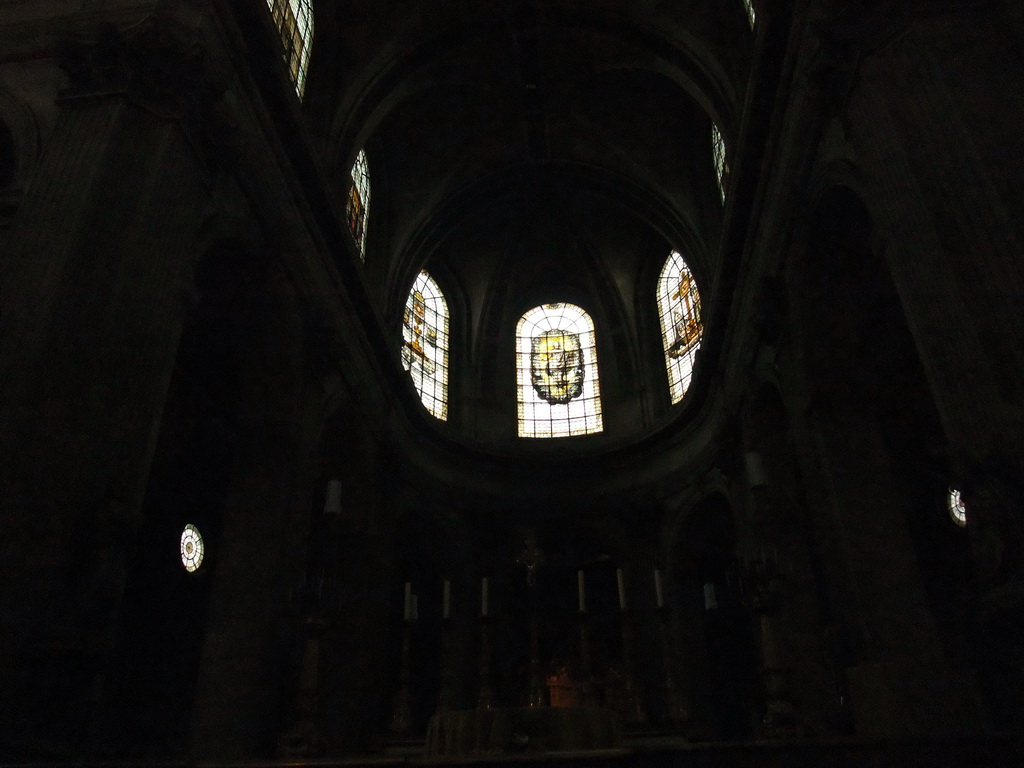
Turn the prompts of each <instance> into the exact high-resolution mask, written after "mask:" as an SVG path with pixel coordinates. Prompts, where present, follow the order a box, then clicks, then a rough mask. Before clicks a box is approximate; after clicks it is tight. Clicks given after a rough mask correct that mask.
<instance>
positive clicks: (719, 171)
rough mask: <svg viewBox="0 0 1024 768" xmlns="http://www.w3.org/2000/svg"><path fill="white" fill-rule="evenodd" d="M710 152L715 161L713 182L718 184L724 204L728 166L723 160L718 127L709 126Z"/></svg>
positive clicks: (721, 141) (722, 143)
mask: <svg viewBox="0 0 1024 768" xmlns="http://www.w3.org/2000/svg"><path fill="white" fill-rule="evenodd" d="M711 151H712V154H713V156H714V159H715V180H716V181H717V182H718V194H719V195H721V197H722V202H723V203H724V202H725V187H726V181H727V179H728V177H729V164H728V163H727V162H726V160H725V140H724V139H722V132H721V131H720V130H718V126H717V125H715V124H714V123H712V124H711Z"/></svg>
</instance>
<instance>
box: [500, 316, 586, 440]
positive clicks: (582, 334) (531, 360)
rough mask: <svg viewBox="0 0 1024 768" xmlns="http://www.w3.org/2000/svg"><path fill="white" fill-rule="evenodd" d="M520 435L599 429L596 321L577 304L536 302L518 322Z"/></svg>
mask: <svg viewBox="0 0 1024 768" xmlns="http://www.w3.org/2000/svg"><path fill="white" fill-rule="evenodd" d="M516 372H517V390H518V404H519V436H520V437H569V436H571V435H587V434H591V433H593V432H600V431H601V430H602V428H603V422H602V419H601V389H600V387H599V385H598V379H597V347H596V344H595V337H594V321H593V320H591V319H590V315H588V314H587V313H586V312H584V311H583V310H582V309H580V308H579V307H577V306H576V305H574V304H561V303H560V304H543V305H541V306H539V307H534V308H533V309H531V310H530V311H529V312H527V313H526V314H525V315H523V316H522V318H520V320H519V324H518V326H517V327H516Z"/></svg>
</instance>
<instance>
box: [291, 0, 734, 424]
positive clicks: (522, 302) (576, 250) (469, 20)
mask: <svg viewBox="0 0 1024 768" xmlns="http://www.w3.org/2000/svg"><path fill="white" fill-rule="evenodd" d="M315 20H316V37H315V44H314V49H313V55H312V61H311V66H310V73H309V78H308V81H307V86H306V94H305V99H304V108H305V110H306V111H307V112H308V115H309V117H310V119H311V121H312V123H313V126H314V131H315V132H316V133H317V134H318V139H319V141H320V142H321V144H322V147H323V150H324V153H325V157H326V158H327V162H328V164H329V166H330V173H331V174H332V177H333V179H334V180H335V182H336V184H337V188H338V191H339V194H340V195H343V194H344V191H345V189H346V188H347V185H348V183H349V179H348V172H349V168H350V167H351V164H352V162H353V159H354V157H355V155H356V153H357V152H358V151H359V149H360V148H364V147H365V149H366V151H367V154H368V157H369V162H370V173H371V182H372V184H373V198H372V203H371V212H370V225H369V238H368V245H367V251H368V252H367V256H366V260H365V265H364V268H363V269H364V275H365V277H366V284H367V286H368V290H369V291H370V293H371V298H372V300H373V301H374V303H375V304H376V305H377V306H378V307H381V308H382V316H383V320H384V322H385V325H388V324H389V323H390V324H392V325H393V326H394V327H396V328H397V324H398V323H399V322H400V317H401V308H402V306H403V305H404V302H405V298H406V295H407V292H408V290H409V286H410V284H411V282H412V280H413V278H414V277H415V275H416V273H417V272H418V271H419V270H420V269H423V268H426V269H427V270H428V271H430V273H431V274H432V275H434V276H435V277H436V278H437V279H438V281H439V283H440V284H441V286H442V288H443V289H444V290H445V292H446V294H448V295H449V297H450V298H451V299H452V304H453V314H454V315H455V316H457V319H458V323H457V325H459V327H458V328H455V329H454V330H453V335H454V338H455V339H456V341H457V342H458V343H460V344H461V347H462V348H463V349H464V350H465V352H464V353H463V354H462V357H461V359H460V360H458V362H459V363H461V364H462V365H464V366H473V367H475V369H476V370H477V371H483V373H482V374H481V375H483V376H485V377H486V376H487V375H488V370H490V371H491V374H493V375H496V373H495V371H500V367H501V366H500V365H497V366H496V365H495V364H494V361H493V360H491V359H490V358H489V357H488V347H489V346H490V345H492V344H493V343H494V342H495V340H496V339H498V338H499V337H500V336H501V335H502V333H507V332H508V330H509V326H510V324H511V325H512V326H513V327H514V323H515V319H516V317H518V314H521V313H522V311H524V310H525V309H528V308H529V307H530V306H533V305H535V304H537V303H540V302H545V301H558V300H569V301H575V302H577V303H579V304H581V306H584V307H585V308H587V309H588V311H591V312H593V313H594V314H595V315H596V316H597V317H598V318H599V324H600V322H601V321H603V322H604V328H601V327H600V326H599V330H598V332H599V334H600V333H601V332H602V331H603V332H606V333H608V332H611V333H614V334H615V335H616V339H617V342H616V347H615V351H614V353H613V355H612V359H610V360H607V361H606V363H607V364H609V365H613V366H614V368H615V371H616V372H617V373H616V374H615V375H613V376H612V377H611V378H612V379H615V378H616V376H617V377H618V381H619V382H620V384H619V386H618V388H617V394H616V385H615V384H614V381H613V385H612V388H611V390H610V391H609V397H611V398H613V399H615V398H617V399H618V401H619V402H620V404H621V405H622V406H623V407H622V409H620V415H619V418H618V422H619V423H618V425H617V423H616V419H615V417H614V414H613V418H612V419H611V421H610V426H609V429H610V431H612V432H615V431H618V432H619V434H620V435H624V434H628V433H629V427H628V423H630V422H635V423H637V424H639V423H640V422H641V421H643V418H642V417H641V411H643V410H644V408H645V407H649V404H648V406H641V405H636V407H630V405H629V401H630V399H631V398H634V399H635V392H634V389H635V387H634V386H633V385H631V384H629V383H628V382H629V381H631V380H633V379H636V378H637V377H639V378H641V379H643V378H647V379H655V380H657V379H658V377H659V376H660V377H664V369H663V366H662V369H661V370H660V371H658V370H657V365H658V363H657V358H656V354H660V351H657V352H656V353H654V354H652V353H651V349H656V348H657V345H658V344H660V340H659V339H657V338H655V339H653V340H649V341H650V343H653V345H654V346H653V347H651V348H648V349H645V347H644V344H645V343H646V342H644V340H643V337H644V335H645V334H647V335H648V336H651V335H652V334H654V333H656V332H657V327H656V315H655V314H653V308H652V309H651V311H650V312H646V310H644V309H643V307H642V306H641V305H643V303H644V302H651V303H653V301H654V297H653V294H651V286H652V285H653V281H654V279H655V278H656V276H657V272H658V270H659V269H660V268H661V265H662V263H663V262H664V260H665V258H666V257H667V255H668V253H669V251H670V250H672V249H674V248H676V249H679V250H681V251H682V252H683V253H684V255H685V256H686V258H687V260H688V262H689V263H690V265H691V267H692V268H693V269H694V271H695V273H696V274H697V276H698V280H699V282H700V283H701V285H702V286H710V285H712V284H713V282H714V280H715V272H716V270H717V262H716V260H717V253H718V250H719V247H718V244H719V239H720V234H721V226H722V216H723V209H722V205H721V200H720V198H719V194H718V190H717V188H716V185H715V178H714V168H713V161H712V156H711V126H712V121H714V123H716V124H717V125H718V126H720V128H721V130H722V133H723V134H724V135H725V137H726V141H727V144H732V143H733V142H734V140H735V134H736V132H737V129H738V125H739V122H740V117H741V115H740V113H741V110H742V106H743V100H744V90H745V87H746V82H747V78H748V75H749V71H750V66H751V60H752V49H753V44H754V40H753V34H752V31H751V27H750V24H749V23H748V19H747V17H746V14H745V11H744V7H743V3H742V0H729V1H728V2H723V0H672V1H658V0H637V1H635V2H628V3H625V2H622V1H621V0H545V2H538V1H537V0H465V2H460V3H457V4H452V3H450V2H447V1H446V0H404V1H403V0H391V2H379V3H373V4H365V3H352V2H342V1H341V0H317V2H316V3H315ZM652 318H654V326H653V327H651V321H652ZM619 340H621V341H622V343H621V344H619V343H618V341H619ZM652 361H653V362H652ZM488 366H490V369H489V368H488ZM605 375H606V373H605V372H604V371H602V376H603V377H604V376H605ZM456 386H458V385H456ZM644 386H645V387H646V388H650V385H649V384H648V385H644ZM470 394H472V396H473V397H474V398H475V399H476V400H477V401H480V402H483V404H484V406H486V405H487V400H488V395H487V393H486V392H484V393H483V394H482V395H481V393H480V392H473V393H469V392H467V391H466V387H463V391H462V395H463V396H464V397H466V396H468V395H470ZM507 394H508V393H507V392H506V393H504V394H499V395H495V397H499V396H500V397H506V399H507ZM492 405H493V403H492ZM662 405H663V407H667V400H664V398H663V402H662ZM612 410H613V411H614V408H613V409H612ZM648 421H649V419H648ZM499 432H500V430H499ZM485 433H486V430H485ZM496 434H497V433H496ZM494 436H495V435H489V434H476V435H475V437H477V438H482V439H484V441H485V442H488V441H490V438H491V437H494ZM498 436H499V437H500V435H498ZM498 441H499V442H500V440H498Z"/></svg>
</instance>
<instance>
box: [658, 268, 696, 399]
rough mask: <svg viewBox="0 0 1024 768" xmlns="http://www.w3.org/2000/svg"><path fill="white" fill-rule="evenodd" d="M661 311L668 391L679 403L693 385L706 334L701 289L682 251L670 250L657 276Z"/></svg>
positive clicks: (659, 309) (659, 313)
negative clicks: (698, 353) (694, 370)
mask: <svg viewBox="0 0 1024 768" xmlns="http://www.w3.org/2000/svg"><path fill="white" fill-rule="evenodd" d="M658 315H659V317H660V318H661V340H662V344H663V347H664V349H665V366H666V368H667V369H668V385H669V393H670V395H671V397H672V402H673V403H678V402H679V401H680V400H682V399H683V396H684V395H685V394H686V390H687V389H689V387H690V379H692V378H693V364H694V360H695V358H696V356H697V350H698V349H699V348H700V342H701V338H703V336H704V326H703V324H702V323H701V319H700V292H699V291H698V290H697V282H696V280H694V277H693V273H692V272H690V268H689V267H688V266H687V265H686V261H685V260H684V259H683V257H682V254H680V253H679V251H672V253H670V254H669V257H668V259H666V260H665V266H664V267H662V269H661V275H659V277H658Z"/></svg>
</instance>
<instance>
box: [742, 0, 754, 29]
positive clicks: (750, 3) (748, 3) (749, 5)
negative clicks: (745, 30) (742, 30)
mask: <svg viewBox="0 0 1024 768" xmlns="http://www.w3.org/2000/svg"><path fill="white" fill-rule="evenodd" d="M743 6H744V7H745V8H746V9H747V18H748V19H750V27H751V29H753V27H754V0H743Z"/></svg>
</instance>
